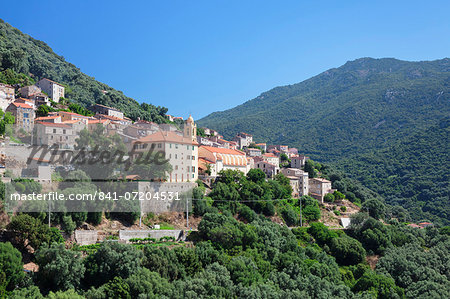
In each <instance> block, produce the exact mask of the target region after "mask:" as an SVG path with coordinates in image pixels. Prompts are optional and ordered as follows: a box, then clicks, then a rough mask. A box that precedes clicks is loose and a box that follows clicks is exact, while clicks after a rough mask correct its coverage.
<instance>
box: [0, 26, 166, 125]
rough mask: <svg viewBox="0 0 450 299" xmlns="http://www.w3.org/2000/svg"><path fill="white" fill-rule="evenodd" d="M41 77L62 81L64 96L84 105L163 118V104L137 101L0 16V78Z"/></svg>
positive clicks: (22, 80)
mask: <svg viewBox="0 0 450 299" xmlns="http://www.w3.org/2000/svg"><path fill="white" fill-rule="evenodd" d="M42 78H48V79H51V80H54V81H56V82H58V83H61V84H63V85H64V86H65V87H66V90H65V95H66V97H67V98H68V99H70V100H72V101H73V102H74V103H76V104H80V105H82V106H83V107H85V108H88V107H89V106H91V105H92V104H94V103H97V104H103V105H106V106H111V107H115V108H118V109H120V110H121V111H123V112H124V114H125V116H127V117H129V118H131V119H133V120H136V119H137V118H141V119H144V120H149V121H155V122H158V123H163V122H167V119H166V117H165V115H166V113H167V108H165V107H160V106H158V107H156V106H154V105H151V104H147V103H142V104H139V103H138V102H137V101H136V100H134V99H132V98H129V97H127V96H125V95H124V94H123V93H122V92H121V91H117V90H115V89H113V88H111V87H109V86H108V85H106V84H103V83H101V82H98V81H97V80H95V79H94V78H92V77H89V76H88V75H86V74H84V73H82V72H81V71H80V69H79V68H77V67H76V66H75V65H73V64H71V63H69V62H67V61H65V59H64V57H62V56H59V55H57V54H56V53H54V52H53V50H52V49H51V48H50V47H49V46H48V45H47V44H46V43H44V42H43V41H40V40H36V39H34V38H32V37H31V36H29V35H27V34H24V33H22V32H20V31H19V30H18V29H16V28H14V27H12V26H11V25H9V24H7V23H5V22H4V21H3V20H1V19H0V82H2V83H7V84H12V85H16V84H17V85H18V86H26V85H28V84H30V83H34V82H35V81H39V80H40V79H42Z"/></svg>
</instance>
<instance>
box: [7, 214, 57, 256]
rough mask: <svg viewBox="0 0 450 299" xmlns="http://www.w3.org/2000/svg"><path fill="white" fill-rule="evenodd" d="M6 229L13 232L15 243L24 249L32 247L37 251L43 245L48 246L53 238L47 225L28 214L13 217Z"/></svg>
mask: <svg viewBox="0 0 450 299" xmlns="http://www.w3.org/2000/svg"><path fill="white" fill-rule="evenodd" d="M6 228H7V229H8V230H11V231H12V233H13V235H14V243H15V244H17V245H18V246H20V247H21V248H22V249H25V248H26V247H27V246H28V245H30V246H31V247H33V248H34V249H35V250H36V249H38V248H39V246H41V245H42V244H43V243H47V244H48V243H49V242H50V240H51V236H52V233H51V231H50V229H49V227H48V226H47V225H45V224H43V223H42V222H41V221H40V220H39V219H36V218H34V217H32V216H30V215H27V214H21V215H17V216H15V217H13V218H12V220H11V222H10V223H9V224H8V225H7V227H6Z"/></svg>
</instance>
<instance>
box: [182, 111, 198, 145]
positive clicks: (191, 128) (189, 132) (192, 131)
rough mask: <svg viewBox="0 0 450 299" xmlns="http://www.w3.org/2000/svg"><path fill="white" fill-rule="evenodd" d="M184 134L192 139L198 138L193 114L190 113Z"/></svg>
mask: <svg viewBox="0 0 450 299" xmlns="http://www.w3.org/2000/svg"><path fill="white" fill-rule="evenodd" d="M183 136H184V137H189V138H191V140H192V141H196V140H197V125H196V124H195V123H194V119H193V118H192V115H189V118H188V119H187V120H186V121H185V123H184V131H183Z"/></svg>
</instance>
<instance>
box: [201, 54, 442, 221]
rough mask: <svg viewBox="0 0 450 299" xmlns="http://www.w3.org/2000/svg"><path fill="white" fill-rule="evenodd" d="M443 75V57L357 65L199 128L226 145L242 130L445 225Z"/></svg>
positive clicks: (273, 93)
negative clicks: (325, 164) (292, 149)
mask: <svg viewBox="0 0 450 299" xmlns="http://www.w3.org/2000/svg"><path fill="white" fill-rule="evenodd" d="M449 71H450V59H448V58H446V59H442V60H436V61H424V62H407V61H400V60H396V59H372V58H362V59H357V60H355V61H350V62H347V63H346V64H345V65H343V66H341V67H339V68H336V69H330V70H328V71H326V72H323V73H321V74H320V75H318V76H315V77H313V78H311V79H308V80H306V81H303V82H301V83H298V84H294V85H289V86H283V87H277V88H274V89H272V90H269V91H267V92H264V93H262V94H261V95H260V96H258V97H257V98H255V99H253V100H250V101H248V102H246V103H244V104H242V105H240V106H237V107H235V108H233V109H230V110H226V111H222V112H215V113H212V114H210V115H209V116H207V117H205V118H203V119H201V120H199V121H198V123H199V126H206V127H210V128H211V129H215V130H218V131H219V132H221V133H223V134H224V135H225V137H226V138H231V137H232V136H233V134H236V133H237V132H239V131H245V132H247V133H250V134H253V136H254V139H256V141H261V142H268V143H270V144H286V145H289V146H293V147H297V148H298V149H299V151H300V152H301V153H303V154H307V155H308V156H310V157H312V158H313V159H316V160H319V161H325V162H331V163H333V164H335V165H337V166H339V167H342V169H343V170H345V172H347V173H349V174H350V175H352V176H353V177H354V178H356V179H358V180H360V181H363V182H365V183H367V184H370V187H371V188H372V189H376V190H377V191H378V192H379V193H381V194H382V195H383V196H384V197H386V199H387V200H388V202H390V203H393V204H394V203H398V204H402V205H403V206H405V207H407V208H408V209H409V210H410V211H411V213H412V215H413V216H414V218H415V219H416V220H422V219H433V220H436V219H438V220H439V221H445V222H446V223H448V221H449V214H448V206H449V193H448V188H449V187H448V181H449V180H448V177H449V173H450V171H449V168H448V167H447V166H448V152H449V151H448V144H449V143H450V140H449V135H448V128H447V129H446V125H445V124H446V123H448V121H447V117H448V115H450V102H449V95H450V88H449V82H450V81H449ZM442 126H444V127H442ZM447 127H448V126H447ZM435 129H438V131H436V130H435ZM418 138H422V140H421V139H418Z"/></svg>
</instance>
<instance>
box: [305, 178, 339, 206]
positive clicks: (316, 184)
mask: <svg viewBox="0 0 450 299" xmlns="http://www.w3.org/2000/svg"><path fill="white" fill-rule="evenodd" d="M334 191H335V190H333V189H332V188H331V181H329V180H326V179H322V178H311V179H309V194H310V195H311V196H312V197H314V198H315V199H317V200H319V201H320V202H321V203H323V198H324V197H325V195H326V194H328V193H333V192H334Z"/></svg>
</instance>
